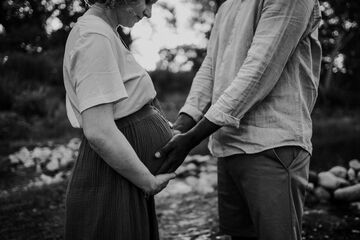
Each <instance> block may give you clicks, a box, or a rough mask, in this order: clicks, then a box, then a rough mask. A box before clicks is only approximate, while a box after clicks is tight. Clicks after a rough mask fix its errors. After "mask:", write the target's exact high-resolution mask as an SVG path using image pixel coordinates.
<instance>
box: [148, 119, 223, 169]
mask: <svg viewBox="0 0 360 240" xmlns="http://www.w3.org/2000/svg"><path fill="white" fill-rule="evenodd" d="M219 128H220V126H218V125H216V124H214V123H212V122H210V121H209V120H207V119H206V118H203V119H201V120H200V121H199V122H198V123H197V124H196V122H195V121H194V120H193V119H192V118H191V117H190V116H188V115H186V114H180V115H179V117H178V119H177V120H176V122H175V124H174V136H173V137H172V138H171V140H170V141H169V142H168V143H167V144H166V145H165V146H164V147H163V148H162V149H160V150H159V151H158V152H156V153H155V158H157V159H159V160H164V164H163V165H162V166H161V167H160V169H159V171H158V173H160V174H161V173H171V172H175V171H176V169H177V168H178V167H179V166H180V165H181V164H182V163H183V162H184V160H185V158H186V156H187V155H188V154H189V152H190V151H191V149H193V148H194V147H195V146H196V145H198V144H199V143H200V142H201V141H202V140H204V139H205V138H206V137H208V136H210V135H211V134H212V133H213V132H215V131H216V130H217V129H219Z"/></svg>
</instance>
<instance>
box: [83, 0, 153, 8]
mask: <svg viewBox="0 0 360 240" xmlns="http://www.w3.org/2000/svg"><path fill="white" fill-rule="evenodd" d="M84 1H85V3H86V4H87V5H89V6H91V5H93V4H95V3H102V4H105V5H106V6H108V7H113V6H114V5H115V4H116V3H119V4H121V5H122V4H126V3H137V2H139V1H140V0H84ZM145 2H147V1H145Z"/></svg>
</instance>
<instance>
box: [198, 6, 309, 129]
mask: <svg viewBox="0 0 360 240" xmlns="http://www.w3.org/2000/svg"><path fill="white" fill-rule="evenodd" d="M314 4H315V1H313V0H301V1H289V0H265V1H264V5H263V9H262V13H261V17H260V20H259V22H258V25H257V27H256V31H255V35H254V37H253V42H252V44H251V47H250V49H249V51H248V55H247V57H246V59H245V61H244V63H243V65H242V66H241V68H240V70H239V72H238V74H237V76H236V78H235V79H234V80H233V81H232V83H231V84H230V86H229V87H228V88H227V89H226V90H225V91H224V93H223V94H222V95H221V96H220V97H219V99H218V100H217V101H216V102H215V103H214V104H213V105H212V106H211V107H210V108H209V110H208V111H207V113H206V114H205V117H206V118H208V119H209V120H210V121H212V122H213V123H215V124H218V125H221V126H232V127H239V125H240V120H241V118H242V117H243V116H244V115H245V113H246V112H248V111H249V109H251V108H252V107H253V106H254V105H256V104H257V103H259V102H260V101H262V100H263V99H264V98H265V97H266V96H267V95H268V94H269V93H270V92H271V90H272V89H273V88H274V86H275V85H276V83H277V82H278V80H279V78H280V76H281V74H282V73H283V70H284V68H285V66H286V64H287V63H288V60H289V58H290V57H291V55H292V53H293V52H294V50H295V49H296V47H297V46H298V44H299V42H300V41H301V38H302V36H303V34H304V33H305V31H306V29H307V27H308V24H309V20H310V16H311V14H312V11H313V8H314Z"/></svg>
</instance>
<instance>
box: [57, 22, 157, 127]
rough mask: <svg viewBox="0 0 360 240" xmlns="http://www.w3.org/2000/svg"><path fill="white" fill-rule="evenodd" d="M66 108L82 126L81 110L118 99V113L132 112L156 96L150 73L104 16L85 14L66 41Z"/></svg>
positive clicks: (64, 66) (74, 120)
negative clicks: (137, 60) (127, 47)
mask: <svg viewBox="0 0 360 240" xmlns="http://www.w3.org/2000/svg"><path fill="white" fill-rule="evenodd" d="M63 74H64V85H65V89H66V110H67V116H68V118H69V121H70V123H71V125H72V126H73V127H77V128H81V126H82V124H81V115H80V114H81V112H83V111H84V110H86V109H88V108H91V107H94V106H97V105H100V104H105V103H114V117H115V119H119V118H122V117H125V116H128V115H130V114H132V113H134V112H136V111H137V110H139V109H140V108H141V107H143V106H144V105H145V104H146V103H148V102H150V101H151V100H152V99H154V98H155V96H156V91H155V89H154V85H153V83H152V81H151V78H150V76H149V74H148V73H147V72H146V71H145V70H144V68H142V67H141V66H140V65H139V64H138V63H137V62H136V60H135V58H134V57H133V55H132V54H131V52H130V51H129V50H127V49H126V47H125V46H124V44H123V43H122V41H121V39H120V37H119V35H118V34H117V33H115V31H114V30H113V29H112V28H111V27H110V25H108V24H107V23H106V22H105V21H104V20H103V19H101V18H99V17H97V16H94V15H84V16H82V17H80V18H79V19H78V22H77V23H76V24H75V26H74V27H73V29H72V30H71V32H70V34H69V37H68V39H67V42H66V47H65V54H64V64H63Z"/></svg>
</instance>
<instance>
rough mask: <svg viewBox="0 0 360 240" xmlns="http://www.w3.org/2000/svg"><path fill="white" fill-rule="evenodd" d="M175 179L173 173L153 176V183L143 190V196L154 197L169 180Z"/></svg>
mask: <svg viewBox="0 0 360 240" xmlns="http://www.w3.org/2000/svg"><path fill="white" fill-rule="evenodd" d="M175 177H176V174H175V173H167V174H160V175H156V176H154V179H153V181H152V182H151V183H150V184H149V186H148V187H146V188H145V189H143V191H144V192H145V195H156V194H157V193H159V192H161V191H162V190H163V189H164V188H165V187H166V186H167V185H168V183H169V181H170V180H172V179H174V178H175Z"/></svg>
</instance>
